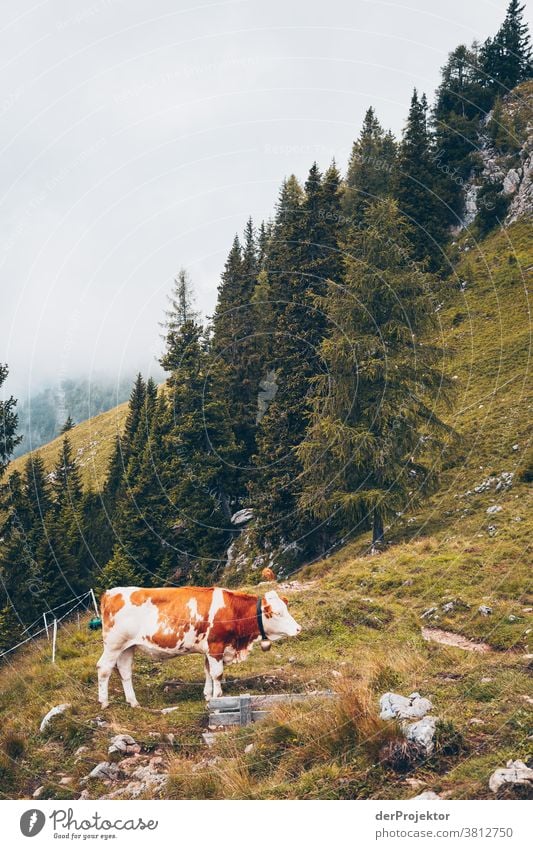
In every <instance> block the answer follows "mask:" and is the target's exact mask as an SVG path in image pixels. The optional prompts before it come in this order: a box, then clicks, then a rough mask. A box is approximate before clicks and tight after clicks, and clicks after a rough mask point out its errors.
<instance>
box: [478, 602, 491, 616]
mask: <svg viewBox="0 0 533 849" xmlns="http://www.w3.org/2000/svg"><path fill="white" fill-rule="evenodd" d="M477 611H478V613H481V615H482V616H490V615H491V614H492V607H489V606H488V605H487V604H480V605H479V607H478V609H477Z"/></svg>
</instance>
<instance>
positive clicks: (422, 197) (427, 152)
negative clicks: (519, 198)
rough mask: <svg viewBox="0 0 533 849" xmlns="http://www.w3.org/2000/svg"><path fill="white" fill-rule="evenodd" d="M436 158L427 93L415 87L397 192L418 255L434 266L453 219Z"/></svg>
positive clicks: (401, 146)
mask: <svg viewBox="0 0 533 849" xmlns="http://www.w3.org/2000/svg"><path fill="white" fill-rule="evenodd" d="M434 160H435V157H434V148H433V144H432V138H431V134H430V132H429V129H428V116H427V101H426V97H425V95H422V97H420V98H419V96H418V93H417V91H416V89H415V90H414V92H413V96H412V99H411V106H410V109H409V115H408V117H407V123H406V126H405V130H404V134H403V138H402V141H401V144H400V149H399V158H398V182H397V190H396V195H397V199H398V205H399V209H400V212H401V214H402V215H404V216H405V217H406V218H407V219H408V221H409V222H410V224H411V239H412V242H413V248H414V256H415V259H417V260H428V262H429V267H430V269H432V270H436V269H438V268H440V267H441V265H442V261H443V260H442V250H441V248H440V246H441V245H442V244H443V243H444V242H445V241H446V238H447V222H448V219H449V210H448V209H447V207H446V198H445V197H444V196H443V192H442V183H443V178H442V173H441V172H440V171H439V169H438V165H437V163H436V162H435V161H434Z"/></svg>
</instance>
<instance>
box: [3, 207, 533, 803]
mask: <svg viewBox="0 0 533 849" xmlns="http://www.w3.org/2000/svg"><path fill="white" fill-rule="evenodd" d="M529 235H530V234H529V232H528V227H527V225H526V223H525V222H519V223H518V224H516V225H514V226H513V227H512V228H510V230H509V231H507V232H502V233H497V234H495V235H493V236H492V237H491V238H489V239H488V240H487V241H486V242H485V243H484V244H483V245H482V246H481V248H479V249H478V248H476V247H475V246H472V247H471V249H470V250H469V251H468V253H463V254H461V257H462V259H460V261H459V264H458V269H457V271H458V279H460V278H461V277H462V276H463V274H464V272H465V263H468V265H469V266H470V268H471V270H472V272H473V275H474V278H475V279H474V280H473V282H472V283H471V284H470V285H469V286H468V287H467V290H466V292H465V293H464V294H462V293H459V292H457V294H452V295H451V296H450V297H449V298H448V305H447V306H445V307H443V309H442V311H441V316H442V327H443V337H444V340H445V342H446V343H447V344H451V345H452V346H453V348H454V356H453V358H452V360H451V362H450V363H449V368H450V369H451V373H452V374H456V375H457V376H458V387H459V392H458V401H457V405H456V407H455V409H454V412H453V414H452V415H451V416H450V421H452V422H453V423H454V424H455V426H456V427H457V428H458V429H459V430H460V431H461V433H462V434H463V437H464V440H463V444H462V445H461V447H460V453H459V457H456V458H455V460H454V462H453V463H451V462H450V464H449V466H450V467H449V468H448V469H447V470H446V471H445V472H444V475H443V478H442V485H441V487H440V489H439V491H438V493H437V494H436V495H435V496H434V497H432V498H431V499H428V501H427V503H426V504H424V505H423V506H422V507H419V508H417V510H416V511H415V512H414V513H413V512H411V513H410V514H406V515H405V517H402V518H401V519H400V520H399V524H398V526H397V527H394V528H393V529H391V531H390V538H391V540H392V543H393V544H392V545H390V546H389V547H388V548H387V550H386V551H385V552H384V553H383V554H381V555H379V556H374V557H372V556H368V555H366V554H365V551H366V548H367V545H368V540H367V539H359V540H358V541H356V542H354V543H353V544H351V545H349V546H347V547H346V548H344V549H343V550H342V551H340V552H338V553H337V554H335V555H334V556H333V557H331V558H329V559H327V560H324V561H321V562H319V563H316V564H314V565H312V566H308V567H305V568H304V569H302V570H301V572H300V574H299V575H298V579H299V580H300V581H302V582H303V589H302V588H301V587H300V588H293V589H292V590H291V589H289V590H286V591H285V594H286V595H288V596H290V604H291V609H293V610H294V613H295V616H296V618H297V619H299V621H301V622H302V623H303V625H304V632H303V634H302V635H301V637H300V638H298V639H297V640H292V641H287V642H285V643H282V644H278V645H275V646H273V648H272V651H271V652H270V653H269V654H263V653H261V652H260V651H258V650H255V651H254V653H253V654H252V656H251V657H250V659H249V660H248V661H247V662H246V663H245V664H243V665H241V666H235V667H231V668H229V669H228V675H227V678H228V679H230V680H229V681H228V683H227V685H226V690H225V692H226V693H228V692H242V691H246V689H250V690H252V691H254V690H257V689H258V683H257V682H254V681H252V682H250V681H249V680H246V679H247V678H248V676H252V675H260V674H264V673H269V674H271V675H272V676H273V677H274V678H275V679H276V680H275V681H274V683H273V684H271V685H270V686H271V687H272V689H274V690H276V691H284V690H289V689H296V690H301V689H302V688H303V689H305V688H309V689H313V688H323V687H332V686H333V687H335V688H337V689H338V690H339V692H340V698H339V700H338V701H337V702H333V703H328V704H325V705H324V704H322V705H319V706H317V705H314V704H313V703H311V702H310V703H309V706H305V707H302V706H301V705H299V706H298V707H297V708H291V709H289V708H284V709H279V710H278V711H277V713H276V714H274V715H272V717H271V719H269V720H268V721H267V722H266V723H262V724H258V725H257V726H254V727H252V728H247V729H242V730H240V731H238V732H236V733H229V734H226V735H221V738H220V739H219V741H218V742H217V744H216V747H215V749H214V750H210V751H209V755H207V754H206V749H205V746H203V744H202V742H201V738H200V732H201V730H202V722H203V721H204V715H205V711H204V708H203V704H202V701H201V684H200V683H194V682H200V680H201V669H202V663H201V661H200V659H199V658H195V657H187V658H182V659H178V660H175V661H170V662H168V663H167V664H165V665H162V666H158V665H156V664H154V663H153V662H151V661H149V660H147V659H144V658H143V657H142V656H140V657H138V658H137V659H136V663H135V666H136V671H135V675H134V677H135V682H136V689H137V694H138V697H139V700H140V701H141V703H142V704H144V705H147V706H150V707H152V708H154V707H163V706H165V705H168V704H178V705H179V710H177V711H176V712H174V713H170V714H167V715H161V714H154V713H150V712H149V711H146V710H140V711H135V712H132V711H131V709H129V708H127V707H126V706H125V705H124V703H123V700H122V695H121V688H120V684H119V681H118V678H115V677H114V678H113V679H112V696H113V700H112V706H111V707H110V709H109V711H108V715H107V716H106V719H107V720H108V722H110V723H111V727H108V728H99V727H95V725H94V718H95V716H97V715H98V706H97V703H96V690H95V680H96V675H95V668H94V665H95V662H96V659H97V657H98V655H99V651H100V636H99V634H94V633H91V632H89V631H85V630H82V631H79V632H78V631H77V629H76V627H75V626H74V625H71V626H68V627H67V628H65V629H64V630H62V631H61V632H60V637H59V657H58V663H57V664H56V666H55V667H53V666H52V665H51V664H50V660H49V654H50V651H49V646H48V645H47V643H46V642H44V641H43V642H40V643H36V644H35V645H33V646H32V647H31V648H29V649H27V650H26V651H23V652H21V653H20V654H19V655H18V656H17V657H16V659H15V662H14V664H13V666H10V667H7V668H5V669H4V670H3V673H2V684H1V687H0V710H1V711H2V712H3V713H4V716H5V717H6V725H5V727H4V731H3V744H2V745H3V748H4V751H6V750H7V751H9V752H11V753H13V752H14V750H16V748H17V747H16V741H17V739H18V735H19V734H20V733H22V736H23V738H25V741H26V742H25V745H24V752H23V753H22V754H20V753H19V755H18V759H17V760H12V759H9V758H8V757H7V756H6V755H5V754H3V755H0V784H1V786H2V792H3V793H4V794H5V795H6V796H10V795H20V796H28V795H31V793H32V791H33V790H34V789H35V787H36V786H38V785H41V784H44V785H45V795H46V796H49V797H61V798H75V797H77V795H78V794H79V791H80V789H81V788H82V787H86V786H88V787H89V788H90V792H91V795H92V796H93V797H97V796H98V795H100V794H101V793H102V792H108V788H105V787H104V785H103V784H102V783H101V782H98V781H92V782H89V784H88V785H86V784H80V783H79V779H80V778H81V777H82V776H84V775H86V774H87V773H88V772H89V770H90V768H91V767H92V766H93V765H94V764H96V763H97V762H99V761H100V760H103V759H105V757H106V751H107V745H108V742H109V738H110V736H112V733H116V732H117V731H128V732H130V733H132V734H133V736H134V737H136V739H138V740H139V741H141V742H143V743H144V744H145V745H146V746H147V747H148V748H150V747H153V745H154V744H153V738H152V737H151V736H150V734H153V733H154V732H157V733H160V734H163V733H165V732H172V733H174V734H175V735H176V736H175V739H174V742H173V744H172V745H171V744H168V748H167V750H166V754H167V756H168V768H169V771H170V779H169V781H168V783H167V785H166V787H165V789H164V790H163V796H166V797H171V798H183V797H191V796H192V797H200V798H202V797H233V798H279V797H282V798H316V797H319V798H353V797H361V798H363V797H375V798H403V797H409V796H414V795H416V794H417V793H419V792H420V790H421V789H424V787H426V788H431V789H433V790H436V791H437V792H442V793H445V794H447V795H449V796H450V797H451V798H485V797H490V795H491V794H490V792H489V790H488V785H487V782H488V777H489V775H490V773H491V772H492V771H493V770H494V769H495V768H497V767H499V766H502V765H504V764H505V762H506V761H507V759H509V758H511V757H513V758H516V757H523V758H524V757H526V755H527V751H526V748H527V745H528V744H527V736H528V733H529V734H530V733H531V731H530V730H528V722H529V729H530V728H531V707H530V704H529V703H528V702H527V700H526V699H525V698H524V696H525V695H526V694H527V693H528V692H529V691H530V673H531V670H530V669H528V659H527V658H525V657H524V655H525V654H526V653H527V652H528V651H529V649H528V646H527V642H528V639H529V637H528V629H529V627H530V624H531V616H530V613H529V612H528V611H527V607H528V605H531V604H532V602H533V600H532V598H531V597H528V596H527V590H528V581H529V575H530V560H529V559H528V553H529V544H530V543H529V540H530V539H531V531H532V520H531V511H530V510H529V513H528V499H530V492H529V491H528V488H527V486H526V484H524V483H521V482H520V481H519V480H518V479H517V478H518V476H515V480H514V483H513V486H512V488H511V489H509V490H507V491H505V492H501V493H497V492H495V491H494V490H493V489H492V490H489V491H486V492H483V493H479V494H473V495H466V492H467V491H469V490H473V488H474V487H475V486H476V485H478V484H479V483H481V482H482V481H483V480H485V479H486V477H487V476H488V475H489V474H490V473H492V472H495V473H498V474H500V473H501V472H502V471H510V472H516V470H517V468H518V467H519V465H520V464H521V463H523V462H524V455H525V450H526V445H527V435H528V432H527V429H528V419H530V411H531V402H532V398H531V395H529V396H528V395H527V394H526V378H527V377H528V357H529V345H530V338H529V333H530V317H529V309H528V302H527V296H526V288H525V285H526V277H527V273H528V270H529V272H530V269H531V267H533V266H532V264H533V259H532V258H531V254H528V252H527V243H528V237H529ZM511 258H512V259H511ZM88 424H89V423H88ZM516 444H518V446H519V447H518V449H516V450H513V446H514V445H516ZM494 504H499V505H500V506H501V507H502V508H503V509H502V510H501V512H499V513H497V514H496V515H494V516H488V515H487V513H486V510H487V508H488V507H489V506H491V505H494ZM489 525H491V526H493V528H494V529H493V530H492V531H491V532H490V533H489V530H488V528H489ZM491 534H493V535H491ZM450 599H455V600H459V601H460V602H461V603H460V604H458V605H457V606H456V607H455V609H454V610H453V611H452V612H450V613H448V614H445V613H444V612H443V611H442V607H441V606H442V604H443V603H444V602H446V601H448V600H450ZM480 604H488V605H489V606H491V607H492V608H493V614H492V615H491V616H488V617H484V616H482V615H480V614H479V613H478V606H479V605H480ZM429 607H437V608H438V610H437V616H436V617H434V618H432V619H431V620H430V621H429V622H427V623H426V624H428V625H430V626H438V627H440V628H444V629H446V630H448V631H454V632H457V633H460V634H464V635H466V636H468V637H470V638H473V639H482V640H484V641H486V643H488V644H489V645H490V646H491V647H493V649H494V650H493V651H491V652H487V653H485V654H478V653H471V652H466V651H463V650H461V649H457V648H451V647H446V646H442V645H438V644H436V643H433V642H430V643H428V642H426V641H424V640H423V638H422V636H421V626H422V625H423V624H424V623H425V620H422V619H421V614H422V612H423V611H424V610H425V609H427V608H429ZM175 676H179V677H180V678H181V679H183V681H184V682H185V683H184V685H183V686H182V687H181V688H180V689H178V690H177V691H173V692H165V691H164V688H163V687H162V682H163V681H164V680H166V679H168V678H173V677H175ZM241 678H242V679H243V680H242V683H241V682H240V681H239V679H241ZM188 682H190V683H188ZM264 686H266V687H267V688H268V686H269V685H268V684H266V685H264ZM390 688H393V689H395V690H397V691H398V692H402V693H404V694H409V693H411V692H412V691H414V690H418V691H419V692H421V693H422V695H425V696H430V697H431V699H432V700H433V702H434V705H435V711H434V712H435V714H437V715H438V716H439V717H440V718H442V719H443V720H445V721H451V722H453V724H454V726H455V729H456V730H457V731H458V732H460V734H461V735H462V740H463V742H462V744H461V745H457V739H456V740H455V743H454V745H453V746H451V748H450V747H448V749H446V747H444V748H441V749H440V750H439V752H438V754H437V755H436V756H435V757H434V758H433V759H432V760H430V761H427V762H426V763H423V764H421V765H419V766H418V768H417V769H416V771H415V772H413V773H411V776H410V778H411V779H412V778H413V777H414V778H416V779H417V780H419V781H420V782H421V784H420V785H419V786H417V787H416V789H415V787H414V786H413V785H412V784H411V783H410V781H409V780H408V779H406V778H405V777H404V776H401V775H398V774H397V773H394V772H392V771H391V770H390V769H388V768H387V767H385V766H382V765H379V763H378V761H377V750H378V749H379V747H380V745H381V744H382V743H383V742H384V741H385V740H386V739H387V737H388V736H390V734H391V731H392V730H393V729H391V726H390V725H386V726H385V725H384V724H383V723H381V722H379V720H377V718H376V714H377V710H376V708H377V700H378V697H379V695H380V694H381V693H383V692H384V691H385V690H387V689H390ZM65 701H68V702H71V703H72V705H73V708H72V711H71V712H70V713H69V714H68V716H67V718H66V719H65V720H62V721H59V722H58V724H57V725H56V726H54V728H55V730H54V731H53V732H52V736H50V737H43V736H40V735H39V734H38V725H39V721H40V719H41V718H42V716H43V715H44V713H45V712H46V711H47V710H48V709H49V708H50V707H51V706H52V705H55V704H58V703H60V702H65ZM311 708H313V710H311ZM315 708H316V709H315ZM472 719H474V720H475V722H474V723H472V722H471V720H472ZM444 736H446V735H444ZM449 736H450V729H449V728H448V732H447V737H448V738H449ZM14 742H15V746H14ZM81 743H85V744H87V745H88V746H89V751H88V752H87V753H86V754H85V755H83V756H82V759H81V760H78V761H77V762H75V758H74V751H75V749H76V748H77V746H79V745H80V744H81ZM249 743H252V744H253V749H252V751H250V752H249V753H247V754H246V753H245V752H244V748H245V746H246V745H247V744H249ZM458 749H460V750H461V751H458ZM213 756H215V757H216V760H214V761H213V760H211V758H213ZM193 766H194V769H193V768H192V767H193ZM64 773H66V774H68V776H72V777H73V779H74V782H73V783H72V784H71V785H69V786H68V787H66V786H63V785H60V783H59V781H60V778H61V775H63V774H64Z"/></svg>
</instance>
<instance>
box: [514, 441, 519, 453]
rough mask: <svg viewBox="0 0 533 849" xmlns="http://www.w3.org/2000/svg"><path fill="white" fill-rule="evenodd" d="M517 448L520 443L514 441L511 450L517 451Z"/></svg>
mask: <svg viewBox="0 0 533 849" xmlns="http://www.w3.org/2000/svg"><path fill="white" fill-rule="evenodd" d="M519 448H520V445H519V444H518V442H515V444H514V445H513V451H518V449H519Z"/></svg>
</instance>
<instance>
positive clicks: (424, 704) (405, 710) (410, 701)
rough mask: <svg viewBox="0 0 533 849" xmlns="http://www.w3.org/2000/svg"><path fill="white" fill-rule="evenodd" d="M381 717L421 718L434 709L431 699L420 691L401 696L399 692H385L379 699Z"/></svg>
mask: <svg viewBox="0 0 533 849" xmlns="http://www.w3.org/2000/svg"><path fill="white" fill-rule="evenodd" d="M379 706H380V708H381V713H380V718H381V719H420V718H421V717H423V716H425V715H426V713H428V712H429V711H430V710H432V709H433V705H432V703H431V702H430V701H429V699H424V698H422V696H421V695H420V693H411V695H410V696H407V698H406V697H405V696H400V695H399V694H398V693H385V694H384V695H383V696H381V698H380V700H379Z"/></svg>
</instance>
